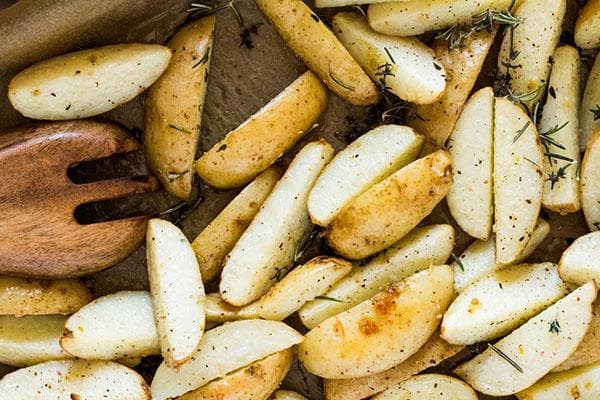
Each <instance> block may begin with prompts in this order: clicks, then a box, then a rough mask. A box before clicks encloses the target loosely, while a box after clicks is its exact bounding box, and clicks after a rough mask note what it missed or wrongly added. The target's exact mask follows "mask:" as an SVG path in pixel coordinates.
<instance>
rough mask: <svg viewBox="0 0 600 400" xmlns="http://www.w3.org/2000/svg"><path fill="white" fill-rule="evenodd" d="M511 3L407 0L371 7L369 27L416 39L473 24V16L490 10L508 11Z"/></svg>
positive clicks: (484, 0) (487, 0)
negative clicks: (418, 36)
mask: <svg viewBox="0 0 600 400" xmlns="http://www.w3.org/2000/svg"><path fill="white" fill-rule="evenodd" d="M510 5H511V1H510V0H481V1H452V2H451V3H449V2H448V0H430V1H421V0H407V1H397V2H395V1H393V2H389V3H383V4H373V5H370V6H369V12H368V16H369V25H371V28H373V29H375V30H376V31H377V32H381V33H385V34H387V35H395V36H416V35H421V34H423V33H425V32H429V31H435V30H438V29H442V28H447V27H449V26H450V25H454V24H466V23H470V22H471V18H472V16H473V15H476V14H479V13H482V12H484V11H487V10H498V11H500V10H504V9H506V8H508V7H509V6H510Z"/></svg>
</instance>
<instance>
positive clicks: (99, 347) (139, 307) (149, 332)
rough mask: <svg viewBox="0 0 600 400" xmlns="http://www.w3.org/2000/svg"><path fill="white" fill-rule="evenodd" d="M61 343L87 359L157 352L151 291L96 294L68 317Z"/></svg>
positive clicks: (65, 347)
mask: <svg viewBox="0 0 600 400" xmlns="http://www.w3.org/2000/svg"><path fill="white" fill-rule="evenodd" d="M60 345H61V347H62V348H63V349H65V350H66V351H67V352H68V353H69V354H72V355H74V356H76V357H79V358H85V359H90V360H116V359H120V358H127V357H144V356H147V355H155V354H160V344H159V341H158V333H157V331H156V324H155V322H154V313H153V311H152V299H151V296H150V293H148V292H144V291H123V292H117V293H113V294H109V295H107V296H103V297H99V298H97V299H96V300H94V301H92V302H91V303H89V304H88V305H86V306H84V307H82V308H81V309H80V310H79V311H77V312H76V313H75V314H73V315H71V316H70V317H69V319H68V320H67V322H66V323H65V331H64V334H63V337H62V338H61V339H60Z"/></svg>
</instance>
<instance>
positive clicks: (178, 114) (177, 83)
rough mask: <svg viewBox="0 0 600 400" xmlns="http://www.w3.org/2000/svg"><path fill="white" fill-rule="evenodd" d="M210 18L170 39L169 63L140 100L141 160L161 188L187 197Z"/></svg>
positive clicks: (203, 87) (208, 48)
mask: <svg viewBox="0 0 600 400" xmlns="http://www.w3.org/2000/svg"><path fill="white" fill-rule="evenodd" d="M214 30H215V17H214V15H211V16H208V17H205V18H201V19H198V20H196V21H193V22H191V23H189V24H187V25H185V26H184V27H183V28H181V29H180V30H179V31H178V32H177V33H176V34H175V36H173V38H172V39H171V40H170V41H169V43H168V46H169V48H170V49H171V51H172V52H173V57H172V59H171V63H170V64H169V67H168V68H167V69H166V71H165V72H164V73H163V74H162V75H161V77H160V78H159V79H158V80H157V81H156V82H155V83H154V85H152V87H151V88H150V90H149V91H148V95H147V96H146V101H145V102H144V106H145V108H146V110H145V121H144V127H145V130H144V148H145V151H146V152H145V154H146V160H147V161H148V165H149V166H150V169H151V170H152V172H154V174H155V175H156V176H157V177H158V178H159V179H160V181H161V183H162V185H163V187H164V188H165V190H166V191H167V192H169V193H170V194H172V195H174V196H176V197H179V198H180V199H184V200H187V199H189V197H190V195H191V193H192V182H193V180H194V170H193V163H194V159H195V158H196V148H197V147H198V140H199V139H200V123H201V120H202V110H203V108H204V97H205V95H206V88H207V86H208V85H207V82H208V71H209V66H210V54H211V48H212V41H213V34H214Z"/></svg>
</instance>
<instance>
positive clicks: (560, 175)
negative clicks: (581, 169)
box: [546, 163, 571, 190]
mask: <svg viewBox="0 0 600 400" xmlns="http://www.w3.org/2000/svg"><path fill="white" fill-rule="evenodd" d="M570 166H571V163H569V164H565V165H563V166H562V167H560V168H559V169H558V170H557V171H551V172H550V173H548V178H546V181H547V182H550V190H553V189H554V185H556V184H557V183H558V182H559V181H560V180H561V179H564V178H566V177H567V168H569V167H570Z"/></svg>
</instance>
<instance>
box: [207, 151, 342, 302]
mask: <svg viewBox="0 0 600 400" xmlns="http://www.w3.org/2000/svg"><path fill="white" fill-rule="evenodd" d="M333 153H334V150H333V147H332V146H331V145H330V144H329V143H327V142H325V141H323V140H322V141H319V142H312V143H309V144H307V145H306V146H304V148H303V149H302V150H300V152H299V153H298V154H297V155H296V157H294V160H293V161H292V163H291V164H290V166H289V167H288V169H287V171H286V173H285V175H284V176H283V177H282V178H281V180H280V181H279V182H278V183H277V185H276V186H275V188H274V189H273V191H272V192H271V194H270V195H269V197H268V198H267V200H265V202H264V204H263V205H262V207H261V209H260V211H259V212H258V214H256V216H255V217H254V219H253V220H252V223H251V224H250V226H248V228H247V229H246V231H245V232H244V233H243V234H242V236H241V237H240V239H239V241H238V242H237V243H236V245H235V246H234V248H233V250H231V252H230V253H229V255H228V256H227V259H226V260H225V266H224V267H223V272H222V274H221V282H220V285H219V291H220V293H221V296H222V297H223V299H224V300H225V301H227V302H228V303H230V304H232V305H236V306H243V305H246V304H249V303H251V302H253V301H254V300H257V299H258V298H259V297H260V296H262V295H263V294H265V293H266V292H267V291H268V290H269V288H270V287H271V286H273V284H274V283H275V280H276V279H275V278H276V277H278V276H279V277H281V276H283V275H284V273H285V270H286V269H287V268H289V266H291V264H292V263H293V261H294V257H295V253H296V251H297V248H298V244H299V243H301V241H302V240H303V239H304V237H305V235H307V234H308V233H309V231H310V229H311V227H312V225H311V223H310V220H309V218H308V211H307V207H306V203H307V198H308V193H309V192H310V190H311V188H312V186H313V185H314V183H315V181H316V180H317V177H318V176H319V174H320V173H321V170H322V169H323V167H325V165H326V164H327V163H328V162H329V160H331V158H332V157H333Z"/></svg>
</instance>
